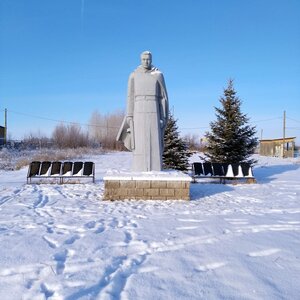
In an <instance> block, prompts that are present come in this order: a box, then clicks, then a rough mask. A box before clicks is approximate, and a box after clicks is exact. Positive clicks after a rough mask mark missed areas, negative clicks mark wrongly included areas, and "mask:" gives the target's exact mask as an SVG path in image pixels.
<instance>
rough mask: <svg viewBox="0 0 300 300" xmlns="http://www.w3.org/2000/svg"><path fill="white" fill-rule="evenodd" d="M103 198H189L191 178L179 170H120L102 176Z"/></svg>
mask: <svg viewBox="0 0 300 300" xmlns="http://www.w3.org/2000/svg"><path fill="white" fill-rule="evenodd" d="M103 179H104V187H105V192H104V200H125V199H135V200H189V199H190V182H191V180H192V178H191V177H190V176H188V175H186V174H184V173H182V172H179V171H161V172H156V171H152V172H120V171H117V170H110V171H108V172H107V174H106V176H104V178H103Z"/></svg>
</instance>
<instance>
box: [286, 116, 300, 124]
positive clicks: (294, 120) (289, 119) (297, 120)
mask: <svg viewBox="0 0 300 300" xmlns="http://www.w3.org/2000/svg"><path fill="white" fill-rule="evenodd" d="M286 118H287V119H289V120H291V121H294V122H297V123H300V121H299V120H296V119H293V118H289V117H286Z"/></svg>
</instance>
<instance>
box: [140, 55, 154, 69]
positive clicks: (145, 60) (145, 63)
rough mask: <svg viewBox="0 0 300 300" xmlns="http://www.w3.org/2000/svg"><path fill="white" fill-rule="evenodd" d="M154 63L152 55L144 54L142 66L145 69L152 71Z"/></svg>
mask: <svg viewBox="0 0 300 300" xmlns="http://www.w3.org/2000/svg"><path fill="white" fill-rule="evenodd" d="M151 63H152V58H151V55H149V54H143V55H142V57H141V64H142V66H143V67H144V68H145V69H150V68H151Z"/></svg>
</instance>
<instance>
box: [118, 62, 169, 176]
mask: <svg viewBox="0 0 300 300" xmlns="http://www.w3.org/2000/svg"><path fill="white" fill-rule="evenodd" d="M168 109H169V107H168V96H167V90H166V86H165V81H164V77H163V74H162V73H161V72H160V71H159V70H158V69H157V68H155V67H152V68H151V69H149V70H148V69H145V68H143V67H142V66H139V67H138V68H137V69H136V70H135V71H134V72H133V73H131V74H130V77H129V81H128V97H127V113H126V117H125V119H124V121H123V123H122V126H121V128H120V131H119V133H118V136H117V140H120V141H123V142H124V145H125V147H126V148H127V149H129V150H130V151H132V152H133V171H161V170H162V154H163V138H164V131H165V127H166V124H167V119H168Z"/></svg>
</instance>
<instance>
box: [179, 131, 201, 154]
mask: <svg viewBox="0 0 300 300" xmlns="http://www.w3.org/2000/svg"><path fill="white" fill-rule="evenodd" d="M183 139H184V141H185V142H186V143H187V144H188V147H189V150H190V151H199V150H200V148H201V147H200V146H201V143H200V138H199V136H198V135H196V134H186V135H185V136H184V137H183Z"/></svg>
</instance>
